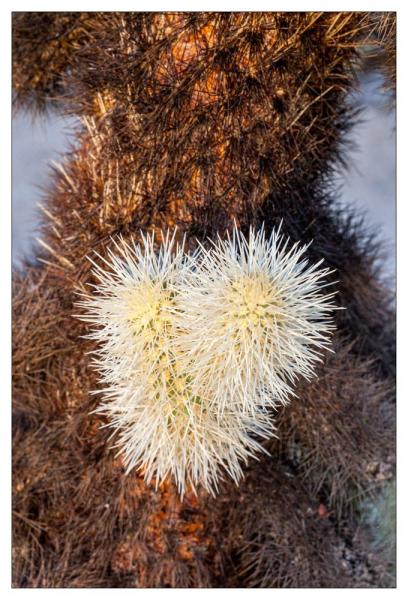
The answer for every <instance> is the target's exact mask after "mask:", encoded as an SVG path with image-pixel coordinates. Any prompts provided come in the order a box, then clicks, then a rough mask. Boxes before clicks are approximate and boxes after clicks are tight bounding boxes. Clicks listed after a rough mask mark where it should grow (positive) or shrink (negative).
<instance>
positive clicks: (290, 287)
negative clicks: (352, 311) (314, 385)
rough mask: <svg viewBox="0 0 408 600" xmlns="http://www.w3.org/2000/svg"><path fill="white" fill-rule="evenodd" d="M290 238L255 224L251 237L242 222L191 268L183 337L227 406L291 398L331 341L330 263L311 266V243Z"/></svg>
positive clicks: (198, 378) (182, 295) (204, 384)
mask: <svg viewBox="0 0 408 600" xmlns="http://www.w3.org/2000/svg"><path fill="white" fill-rule="evenodd" d="M288 245H289V240H287V239H286V240H284V238H283V237H282V235H280V233H279V229H278V230H277V231H273V232H272V235H271V237H270V238H269V239H266V237H265V234H264V230H263V228H261V230H260V231H258V232H257V233H256V232H254V230H253V229H251V230H250V233H249V239H248V240H246V238H245V237H244V235H243V234H242V233H241V232H239V231H238V230H237V229H235V230H234V232H233V236H232V239H231V238H230V237H228V239H227V240H226V241H222V240H221V239H218V240H217V241H216V242H213V243H212V247H211V248H210V249H209V250H205V249H204V248H201V259H200V260H199V261H196V262H197V265H196V268H195V269H194V270H193V269H185V271H184V276H183V278H182V284H181V285H180V286H179V290H178V295H179V300H178V305H179V309H180V322H181V321H182V323H183V332H185V333H183V334H182V335H181V336H180V338H179V340H178V342H179V344H180V345H181V347H182V350H183V352H182V354H183V355H184V356H194V357H195V360H194V365H193V371H190V373H191V375H192V376H193V377H194V380H195V382H196V384H197V385H198V388H197V390H196V391H197V393H200V394H204V395H206V396H207V397H208V398H209V399H211V400H212V401H213V402H214V403H215V404H216V405H217V406H218V408H219V409H220V410H223V409H225V408H230V407H231V404H236V405H238V409H239V410H244V411H253V410H255V409H256V407H257V406H259V405H261V406H262V407H265V406H276V405H277V404H279V403H285V402H287V400H288V399H289V396H290V395H291V394H292V395H293V386H294V385H295V383H296V380H297V378H298V377H299V376H300V375H301V376H303V377H305V378H306V379H308V378H311V377H312V376H313V375H314V366H315V364H316V362H318V361H320V360H321V359H320V351H321V350H322V349H324V348H327V347H328V346H329V345H330V333H331V331H332V330H333V328H334V326H333V324H332V321H331V313H332V310H333V308H334V305H333V303H332V297H333V296H334V293H330V294H322V292H321V290H322V288H323V287H325V286H324V284H323V283H322V280H323V279H324V278H325V277H326V276H327V275H328V274H329V269H319V266H320V264H321V262H322V261H320V262H319V263H317V264H315V265H308V261H307V259H306V258H305V253H306V251H307V248H308V246H300V245H299V244H294V245H293V246H292V247H291V248H288Z"/></svg>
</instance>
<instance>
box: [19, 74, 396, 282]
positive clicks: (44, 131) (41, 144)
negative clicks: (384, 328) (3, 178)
mask: <svg viewBox="0 0 408 600" xmlns="http://www.w3.org/2000/svg"><path fill="white" fill-rule="evenodd" d="M382 84H383V80H382V76H381V75H379V74H378V72H367V73H364V74H362V75H361V77H360V85H359V89H358V90H357V91H356V92H354V93H353V94H352V95H351V96H350V102H351V103H352V104H353V105H354V106H358V107H359V108H361V114H360V119H359V122H358V124H356V125H355V126H354V128H353V130H352V131H351V134H350V135H349V138H350V141H351V142H352V147H351V149H350V151H349V152H348V154H347V156H346V160H347V163H348V169H347V170H345V169H339V173H338V176H337V180H336V185H337V186H338V188H339V196H338V202H339V203H340V204H342V205H346V206H349V207H350V208H351V210H352V211H353V212H354V213H356V214H358V215H361V214H364V218H365V224H366V228H367V231H369V232H374V233H375V234H376V236H377V238H378V239H379V240H381V242H382V246H383V255H384V260H383V263H382V273H383V277H384V280H385V281H386V282H387V285H389V286H390V287H391V288H395V212H396V211H395V204H396V203H395V110H393V109H392V108H390V106H389V99H388V98H387V96H386V95H385V94H384V92H383V90H382ZM74 126H75V121H74V120H70V119H66V118H61V117H59V116H56V115H51V116H50V117H49V118H47V119H44V118H39V119H37V120H33V119H32V117H31V116H30V115H26V114H22V113H19V114H18V115H16V116H15V117H14V119H13V124H12V152H13V169H12V176H13V194H12V196H13V197H12V202H13V206H12V209H13V212H12V216H13V219H12V220H13V223H12V227H13V229H12V235H13V237H12V240H13V241H12V257H13V265H15V266H18V265H19V263H20V261H21V259H22V258H23V257H28V258H29V257H30V255H31V254H32V253H33V249H34V247H35V244H36V242H35V238H36V237H37V236H38V231H37V228H38V224H39V219H40V215H41V210H40V209H39V208H38V202H41V196H42V189H43V188H44V187H46V186H47V183H48V181H49V174H50V168H49V163H50V161H52V160H55V161H58V160H59V159H60V157H61V155H62V156H63V155H64V152H67V151H68V149H69V144H70V136H71V135H72V129H73V127H74ZM70 132H71V133H70ZM67 217H68V218H69V216H68V215H67Z"/></svg>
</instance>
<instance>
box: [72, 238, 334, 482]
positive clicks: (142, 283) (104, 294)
mask: <svg viewBox="0 0 408 600" xmlns="http://www.w3.org/2000/svg"><path fill="white" fill-rule="evenodd" d="M306 249H307V247H298V246H297V245H295V246H293V247H292V248H291V249H289V250H288V242H287V241H286V242H283V240H282V237H281V236H280V235H279V231H278V232H273V234H272V236H271V238H270V239H268V240H267V239H265V235H264V233H263V230H261V231H260V232H258V233H254V232H253V231H252V230H251V231H250V235H249V240H248V241H246V240H245V238H244V236H243V235H242V234H241V233H240V232H238V231H237V230H235V231H234V234H233V237H232V239H230V238H228V239H227V240H226V241H221V240H220V239H219V240H218V241H217V242H215V243H213V244H212V248H211V249H210V250H206V249H204V248H203V247H201V248H200V250H199V251H198V252H196V253H195V254H194V255H193V256H188V255H186V254H185V253H184V251H183V246H179V245H177V244H176V243H175V239H174V235H173V236H172V237H170V234H169V233H167V236H166V237H165V239H164V241H163V243H162V244H161V246H160V248H159V250H158V251H157V252H156V251H155V241H154V236H153V235H152V236H149V235H148V236H146V237H144V236H142V243H141V244H136V243H134V242H133V243H132V244H131V245H129V244H127V243H126V242H124V241H123V240H119V241H118V242H115V243H114V248H113V250H110V251H109V252H108V255H109V257H108V260H104V259H101V260H102V261H103V263H104V266H102V265H95V270H94V273H95V275H96V277H97V278H98V284H97V285H95V286H94V293H93V294H92V295H90V296H87V297H86V298H85V300H83V301H82V302H80V305H81V306H82V307H83V308H85V309H86V314H85V315H81V318H82V319H83V320H86V321H88V322H90V323H92V324H94V325H95V326H96V327H95V329H93V331H92V332H91V333H90V334H89V337H90V338H92V339H94V340H96V341H97V342H98V348H97V350H96V351H95V352H94V364H95V366H96V368H97V370H98V371H99V373H100V375H101V383H102V384H103V386H104V388H103V389H102V390H101V392H102V394H103V399H102V402H101V403H100V405H99V407H98V409H97V411H96V412H99V413H102V414H105V415H107V416H108V418H109V423H110V425H111V426H112V427H114V428H115V429H116V430H117V432H118V436H117V446H118V447H119V449H120V450H119V453H120V454H122V456H123V460H124V462H125V464H126V466H127V470H128V471H130V470H131V469H133V468H138V469H140V470H141V471H143V473H144V476H145V478H146V480H147V481H150V480H151V479H152V478H155V480H156V484H159V483H160V482H161V481H162V480H164V479H165V478H166V477H167V476H168V475H172V476H173V477H174V479H175V481H176V482H177V485H178V488H179V491H180V493H181V494H183V493H184V492H185V489H186V487H187V486H188V485H191V486H192V487H193V489H194V488H195V486H196V485H198V484H200V485H202V486H204V487H205V488H206V489H207V490H209V491H211V492H214V491H216V490H217V485H218V481H219V479H220V478H221V477H222V474H223V472H227V473H228V474H229V475H230V477H232V478H233V479H234V481H235V482H238V481H239V479H240V477H241V476H242V466H241V465H242V463H246V462H247V461H248V459H249V458H251V457H254V456H256V455H257V454H259V452H261V451H263V447H262V443H261V442H262V440H263V439H266V438H269V437H271V436H273V435H274V425H273V418H272V416H271V410H270V409H271V407H275V406H276V405H277V404H279V403H282V402H285V401H287V399H288V397H289V395H290V394H291V393H293V392H292V387H293V384H294V383H295V381H296V378H297V377H298V376H299V375H303V376H305V377H311V376H312V375H313V367H314V364H315V363H316V361H317V360H319V351H320V350H321V349H322V348H326V347H327V346H328V345H329V335H330V331H331V329H332V328H333V326H332V324H331V321H330V312H331V310H332V309H333V308H334V306H333V304H332V301H331V298H332V296H333V294H328V295H322V293H321V291H320V290H321V288H322V287H323V285H322V283H321V280H322V278H324V277H325V276H326V275H327V273H328V270H327V269H323V270H319V268H318V267H319V264H320V263H319V264H317V265H314V266H308V264H307V261H306V260H305V258H304V254H305V251H306Z"/></svg>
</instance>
